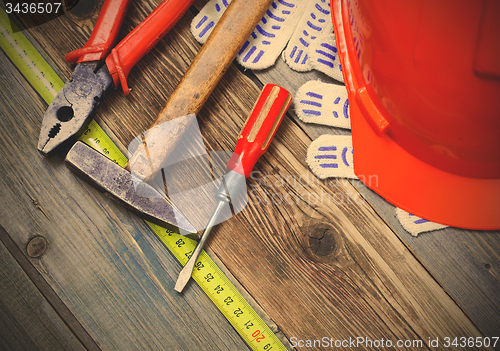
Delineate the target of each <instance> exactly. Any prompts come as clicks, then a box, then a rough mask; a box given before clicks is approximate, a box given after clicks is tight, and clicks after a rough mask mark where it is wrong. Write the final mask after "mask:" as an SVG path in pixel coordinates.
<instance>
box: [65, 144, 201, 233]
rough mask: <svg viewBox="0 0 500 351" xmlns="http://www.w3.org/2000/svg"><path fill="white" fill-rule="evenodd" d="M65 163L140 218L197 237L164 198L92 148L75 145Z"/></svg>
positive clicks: (194, 230)
mask: <svg viewBox="0 0 500 351" xmlns="http://www.w3.org/2000/svg"><path fill="white" fill-rule="evenodd" d="M66 163H67V164H68V165H69V166H70V168H71V169H73V170H74V171H76V172H77V173H78V174H79V175H80V176H82V178H84V179H86V180H87V181H88V182H89V183H91V184H92V185H94V186H96V187H97V188H99V189H100V190H102V191H104V192H105V193H106V194H107V195H110V197H111V198H112V199H114V200H116V201H118V202H119V203H121V204H122V205H124V206H125V207H126V208H128V209H129V210H131V211H133V212H135V213H136V214H137V215H139V216H140V217H142V218H144V219H146V220H148V221H150V222H153V223H156V224H158V225H161V226H164V227H166V228H168V229H173V230H174V231H177V230H176V229H177V228H178V230H179V231H180V234H182V235H186V236H190V237H196V229H195V228H194V227H193V226H192V225H191V223H189V221H188V220H187V219H186V218H185V217H184V216H183V215H182V214H181V213H180V212H179V211H178V210H176V209H175V208H174V207H173V206H172V204H171V203H170V202H169V201H168V199H166V198H165V196H164V195H162V194H161V193H160V192H158V191H157V190H156V189H155V188H153V187H152V186H151V185H149V184H148V183H146V182H143V181H142V180H139V179H138V178H137V177H135V176H134V175H133V174H132V173H130V172H129V171H127V170H126V169H124V168H122V167H120V166H119V165H117V164H116V163H114V162H113V161H111V160H110V159H109V158H107V157H106V156H104V155H102V154H101V153H99V152H97V151H96V150H94V149H92V148H91V147H90V146H87V145H86V144H84V143H82V142H81V141H78V142H76V143H75V145H74V146H73V147H72V148H71V150H70V151H69V152H68V154H67V156H66ZM172 227H175V228H172Z"/></svg>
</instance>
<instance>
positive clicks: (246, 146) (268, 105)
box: [227, 84, 292, 178]
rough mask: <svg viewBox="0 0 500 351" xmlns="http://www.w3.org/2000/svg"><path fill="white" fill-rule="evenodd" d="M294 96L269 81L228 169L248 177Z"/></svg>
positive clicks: (240, 137)
mask: <svg viewBox="0 0 500 351" xmlns="http://www.w3.org/2000/svg"><path fill="white" fill-rule="evenodd" d="M291 102H292V95H290V93H289V92H288V91H286V90H285V89H283V88H281V87H279V86H277V85H274V84H267V85H266V86H265V87H264V89H263V90H262V93H261V94H260V96H259V99H258V100H257V102H256V103H255V106H254V107H253V109H252V112H251V113H250V116H248V118H247V120H246V122H245V125H244V126H243V129H242V130H241V132H240V134H239V135H238V141H237V143H236V149H235V150H234V154H233V156H232V157H231V159H230V160H229V162H228V164H227V168H228V169H229V170H232V171H236V172H238V173H240V174H242V175H244V176H245V178H248V177H249V176H250V173H252V170H253V167H254V166H255V164H256V163H257V161H258V160H259V158H260V157H261V156H262V155H263V154H264V153H265V152H266V150H267V148H268V147H269V144H270V143H271V140H272V139H273V137H274V134H276V131H277V130H278V127H279V125H280V123H281V121H282V120H283V116H284V115H285V113H286V111H287V110H288V107H289V106H290V103H291Z"/></svg>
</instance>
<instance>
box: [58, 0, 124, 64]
mask: <svg viewBox="0 0 500 351" xmlns="http://www.w3.org/2000/svg"><path fill="white" fill-rule="evenodd" d="M129 3H130V0H106V1H105V2H104V4H103V5H102V7H101V11H100V12H99V17H97V21H96V23H95V26H94V30H93V31H92V34H91V35H90V38H89V40H88V41H87V43H86V44H85V45H84V46H83V47H82V48H81V49H78V50H74V51H71V52H70V53H68V54H66V56H65V60H66V61H67V62H78V63H81V62H87V61H100V60H104V58H105V57H106V56H108V54H109V52H110V51H111V48H112V47H113V45H114V44H115V42H116V38H117V37H118V32H119V31H120V27H121V26H122V23H123V19H124V18H125V13H126V12H127V9H128V5H129Z"/></svg>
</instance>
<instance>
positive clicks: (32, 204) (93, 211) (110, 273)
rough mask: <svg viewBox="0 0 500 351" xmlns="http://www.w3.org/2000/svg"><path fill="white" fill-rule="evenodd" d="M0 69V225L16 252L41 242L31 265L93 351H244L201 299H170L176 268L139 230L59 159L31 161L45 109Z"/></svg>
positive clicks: (198, 294) (7, 69) (192, 293)
mask: <svg viewBox="0 0 500 351" xmlns="http://www.w3.org/2000/svg"><path fill="white" fill-rule="evenodd" d="M0 65H1V69H0V72H1V75H0V79H1V87H2V88H1V90H0V96H1V99H2V101H3V103H2V105H1V107H0V108H1V110H0V124H1V127H2V130H4V131H6V132H5V133H2V136H0V148H1V150H2V154H1V155H0V158H1V160H0V164H1V166H0V168H1V174H2V180H1V186H0V197H1V200H0V207H1V208H2V211H0V223H1V225H2V226H3V227H4V228H5V229H6V231H7V232H8V233H9V235H10V236H11V237H12V239H13V240H14V241H15V242H16V244H17V245H18V247H19V248H20V249H21V250H23V252H25V251H24V250H25V247H26V243H27V242H28V240H29V239H30V238H31V237H32V236H34V235H41V236H43V237H44V238H45V239H46V240H47V242H48V248H47V251H46V252H45V253H44V254H43V255H42V256H41V257H40V258H37V259H31V263H32V264H33V266H35V267H36V269H37V270H38V271H39V272H40V274H41V275H42V276H43V277H44V279H45V280H46V281H47V283H48V284H49V285H50V286H51V288H52V289H53V290H54V291H55V292H56V293H57V294H58V295H59V297H60V298H61V300H62V301H63V302H64V303H65V304H66V306H67V307H68V308H69V309H70V310H71V312H72V313H73V314H74V315H75V316H76V317H77V318H78V320H79V321H80V323H81V325H82V326H83V327H84V328H85V329H86V330H88V331H89V333H90V334H91V336H92V338H93V339H94V340H95V341H96V343H97V344H98V345H99V347H100V348H102V349H107V350H109V349H117V350H125V349H131V348H132V349H159V350H163V349H165V347H166V345H168V348H171V349H176V350H193V349H207V350H234V349H241V350H243V349H246V346H245V345H244V343H243V341H242V340H241V338H240V337H239V336H238V335H237V333H236V332H235V331H234V329H233V328H232V327H231V326H230V324H229V323H228V322H227V320H226V319H225V318H224V317H223V316H222V314H221V313H220V312H219V311H218V310H217V309H216V308H215V306H214V305H213V304H212V303H211V302H210V301H209V299H208V297H206V296H205V295H204V294H203V292H202V291H201V289H199V288H198V287H196V286H193V287H192V288H191V289H190V290H189V291H188V292H187V293H186V294H185V295H179V294H177V293H176V292H175V291H174V289H173V285H174V281H173V280H172V278H173V277H176V276H177V274H178V272H179V271H180V265H179V264H178V263H177V262H176V260H175V259H174V258H173V257H172V255H170V254H169V253H168V252H166V250H165V249H164V248H158V247H156V248H153V247H152V246H151V245H150V242H151V241H152V240H156V241H158V239H155V236H154V234H153V233H152V232H151V231H150V230H149V228H147V227H146V225H145V224H144V223H143V222H142V221H140V220H139V219H138V218H136V217H135V216H133V215H131V214H130V213H129V212H128V211H126V210H125V209H123V208H121V207H120V206H118V205H116V204H115V203H114V202H113V201H111V200H109V199H107V198H106V197H105V196H103V195H102V194H100V193H99V192H97V191H95V190H94V189H93V188H92V187H89V186H88V185H86V184H84V183H83V182H82V181H80V180H79V179H78V178H77V177H75V176H74V175H73V174H72V173H71V172H70V171H69V170H68V169H67V167H66V166H65V165H64V164H63V158H62V156H55V157H54V158H51V159H47V158H45V157H43V156H42V155H41V154H39V153H38V152H37V150H36V143H37V139H38V133H39V129H40V123H41V115H42V114H43V111H44V110H45V109H46V105H45V104H44V103H43V102H42V101H41V99H40V98H39V97H38V96H37V95H36V93H35V92H34V91H33V90H32V89H31V88H30V87H29V86H27V83H26V82H25V81H24V80H23V78H22V77H20V76H19V74H18V73H17V71H15V69H14V68H13V67H12V65H11V64H10V62H8V60H7V59H6V58H5V57H4V56H3V54H2V58H1V60H0ZM158 250H160V252H156V251H158ZM146 253H148V254H147V255H146ZM159 262H161V264H159Z"/></svg>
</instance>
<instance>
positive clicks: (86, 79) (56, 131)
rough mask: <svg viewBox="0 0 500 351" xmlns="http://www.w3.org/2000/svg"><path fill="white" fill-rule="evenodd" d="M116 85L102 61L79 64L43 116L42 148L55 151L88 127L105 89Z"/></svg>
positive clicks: (39, 148)
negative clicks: (101, 63) (101, 64)
mask: <svg viewBox="0 0 500 351" xmlns="http://www.w3.org/2000/svg"><path fill="white" fill-rule="evenodd" d="M112 85H113V79H112V78H111V76H110V74H109V72H108V69H107V67H106V65H104V66H102V67H101V68H99V62H98V61H92V62H83V63H79V64H77V65H76V67H75V70H74V71H73V74H72V75H71V79H70V80H69V81H68V82H66V85H65V86H64V88H63V89H61V91H59V93H58V94H57V96H56V97H55V98H54V100H53V101H52V103H51V104H50V106H49V107H48V108H47V111H46V112H45V115H44V117H43V123H42V129H41V132H40V138H39V139H38V150H40V151H41V152H42V153H43V154H45V155H51V154H52V153H53V152H54V151H56V149H59V148H60V147H61V146H62V145H64V144H66V143H67V142H68V143H71V142H72V141H74V140H75V139H76V138H78V137H79V136H80V135H81V133H83V132H84V131H85V128H86V127H87V126H88V124H89V123H90V121H91V120H92V118H93V116H94V115H95V112H96V110H97V107H98V106H99V104H100V102H101V100H102V98H103V95H104V93H105V92H106V90H108V89H109V88H110V87H111V86H112Z"/></svg>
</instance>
